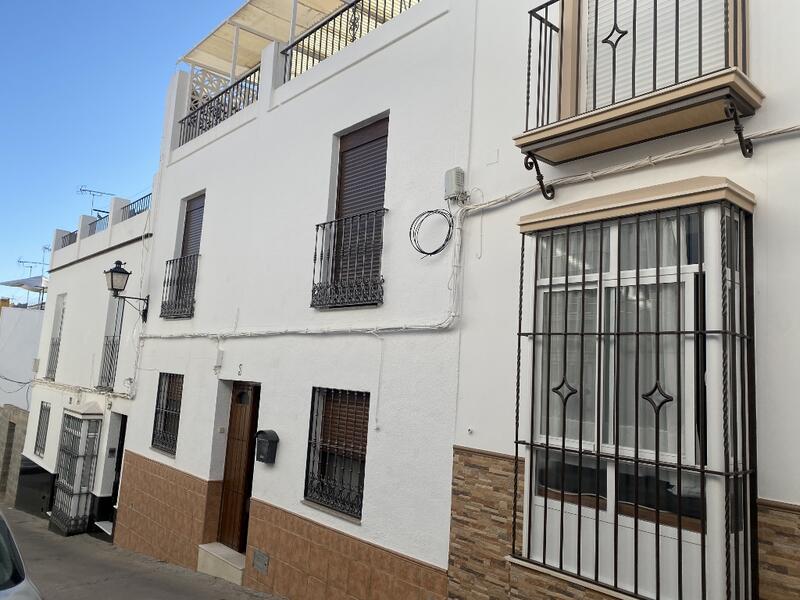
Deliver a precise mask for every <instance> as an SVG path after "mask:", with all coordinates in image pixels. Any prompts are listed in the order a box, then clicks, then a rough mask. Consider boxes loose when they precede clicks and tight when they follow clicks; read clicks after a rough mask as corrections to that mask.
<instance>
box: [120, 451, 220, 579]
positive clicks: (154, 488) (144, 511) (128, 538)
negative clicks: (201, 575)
mask: <svg viewBox="0 0 800 600" xmlns="http://www.w3.org/2000/svg"><path fill="white" fill-rule="evenodd" d="M221 498H222V482H221V481H205V480H203V479H200V478H198V477H194V476H192V475H189V474H188V473H184V472H183V471H179V470H177V469H173V468H172V467H169V466H167V465H164V464H161V463H159V462H156V461H153V460H150V459H148V458H145V457H143V456H140V455H138V454H135V453H134V452H131V451H130V450H127V451H126V452H125V458H124V468H123V477H122V484H121V486H120V493H119V505H118V508H117V518H116V523H115V524H114V543H115V544H117V545H119V546H121V547H123V548H127V549H129V550H133V551H134V552H139V553H140V554H147V555H148V556H152V557H155V558H157V559H159V560H163V561H166V562H169V563H173V564H176V565H180V566H183V567H187V568H189V569H196V568H197V547H198V545H200V544H205V543H208V542H214V541H216V539H217V527H218V524H219V509H220V501H221Z"/></svg>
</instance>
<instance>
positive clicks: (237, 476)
mask: <svg viewBox="0 0 800 600" xmlns="http://www.w3.org/2000/svg"><path fill="white" fill-rule="evenodd" d="M260 391H261V388H260V386H258V385H255V384H252V383H239V382H236V383H234V384H233V393H232V394H231V418H230V423H229V425H228V446H227V450H226V451H225V477H224V479H223V482H222V506H221V510H220V519H219V535H218V539H219V542H220V543H222V544H225V545H226V546H228V547H229V548H233V549H234V550H236V551H237V552H244V550H245V545H246V543H247V522H248V516H249V513H250V493H251V491H252V487H253V462H254V458H255V438H256V427H257V425H258V401H259V395H260Z"/></svg>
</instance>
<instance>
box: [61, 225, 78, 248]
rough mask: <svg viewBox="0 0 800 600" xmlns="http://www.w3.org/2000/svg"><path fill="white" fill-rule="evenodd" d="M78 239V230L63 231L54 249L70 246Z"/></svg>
mask: <svg viewBox="0 0 800 600" xmlns="http://www.w3.org/2000/svg"><path fill="white" fill-rule="evenodd" d="M77 241H78V230H77V229H76V230H75V231H70V232H69V233H65V234H64V235H62V236H61V239H60V240H59V244H58V248H56V250H61V248H66V247H67V246H71V245H72V244H74V243H75V242H77Z"/></svg>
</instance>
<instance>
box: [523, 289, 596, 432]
mask: <svg viewBox="0 0 800 600" xmlns="http://www.w3.org/2000/svg"><path fill="white" fill-rule="evenodd" d="M541 296H542V305H543V309H544V311H547V310H548V308H549V307H550V304H551V303H552V315H553V316H552V320H551V322H550V323H551V329H550V332H551V335H549V336H544V339H543V340H542V343H541V349H540V351H539V352H538V354H537V360H538V361H539V372H540V374H541V375H540V380H539V381H540V394H539V397H540V415H539V416H540V421H539V430H540V434H541V435H545V436H547V435H549V436H550V437H551V438H552V437H558V438H560V437H562V435H564V433H565V432H566V437H567V438H568V439H570V440H575V441H577V440H578V439H579V438H580V434H581V423H583V425H582V427H583V439H584V441H588V442H591V441H594V430H595V426H594V422H595V421H594V413H595V404H596V395H595V382H596V353H597V342H596V339H595V337H594V336H592V335H584V336H581V335H580V333H581V314H583V330H584V333H593V332H596V331H597V290H594V289H587V290H586V291H585V294H582V293H581V291H580V290H570V292H569V295H568V296H567V295H565V293H564V291H554V292H547V293H542V294H541ZM565 298H566V300H567V306H566V319H567V323H566V325H567V333H568V334H571V335H567V336H566V338H567V339H566V348H565V346H564V344H565V336H564V318H565V306H564V304H565ZM546 315H547V312H545V315H544V316H545V319H544V320H543V322H545V323H546ZM545 327H546V325H545ZM544 331H545V332H546V331H547V329H545V330H544ZM581 338H583V344H581ZM581 345H582V346H583V353H582V354H581ZM565 350H566V353H565ZM581 356H582V357H583V360H581ZM565 359H566V364H565ZM581 375H583V380H582V381H583V383H582V384H581ZM554 388H555V389H557V390H559V391H558V392H554V391H553V389H554ZM581 398H582V400H583V401H582V402H581ZM548 400H549V406H548ZM565 404H566V413H564V406H565ZM581 404H582V405H583V415H581ZM548 408H549V420H548V418H547V416H548ZM581 417H582V418H581ZM548 424H549V430H548Z"/></svg>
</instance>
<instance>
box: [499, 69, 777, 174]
mask: <svg viewBox="0 0 800 600" xmlns="http://www.w3.org/2000/svg"><path fill="white" fill-rule="evenodd" d="M731 100H732V101H733V102H734V103H735V104H736V107H737V109H738V111H739V113H740V115H742V116H751V115H753V114H754V113H755V111H756V110H757V109H758V108H759V107H760V106H761V104H762V102H763V101H764V94H763V93H762V92H761V91H760V90H759V89H758V88H757V87H756V86H755V85H754V84H753V83H752V82H751V81H750V79H749V78H748V77H747V76H746V75H745V74H744V73H742V72H741V71H740V70H739V69H738V68H735V67H734V68H730V69H725V70H724V71H720V72H718V73H714V74H712V75H708V76H705V77H701V78H699V79H693V80H691V81H687V82H685V83H682V84H679V85H677V86H672V87H668V88H664V89H662V90H657V91H655V92H652V93H650V94H646V95H643V96H640V97H638V98H632V99H630V100H626V101H624V102H619V103H617V104H613V105H611V106H607V107H604V108H600V109H597V110H593V111H591V112H587V113H584V114H581V115H577V116H574V117H570V118H567V119H564V120H561V121H557V122H555V123H552V124H550V125H545V126H544V127H540V128H538V129H533V130H530V131H526V132H525V133H523V134H521V135H519V136H517V137H516V138H515V139H514V143H515V144H516V145H517V147H519V148H520V149H521V150H522V152H523V153H524V154H527V153H531V152H532V153H533V154H535V155H536V157H537V158H539V159H540V160H542V161H544V162H546V163H548V164H552V165H557V164H561V163H565V162H569V161H572V160H577V159H579V158H585V157H588V156H592V155H595V154H600V153H602V152H608V151H611V150H616V149H618V148H624V147H626V146H631V145H633V144H638V143H640V142H645V141H649V140H654V139H657V138H661V137H666V136H669V135H673V134H676V133H682V132H684V131H690V130H692V129H698V128H700V127H706V126H708V125H714V124H716V123H722V122H725V121H728V120H729V119H728V118H727V117H726V116H725V106H726V105H727V103H728V102H729V101H731ZM731 127H732V125H731Z"/></svg>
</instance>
